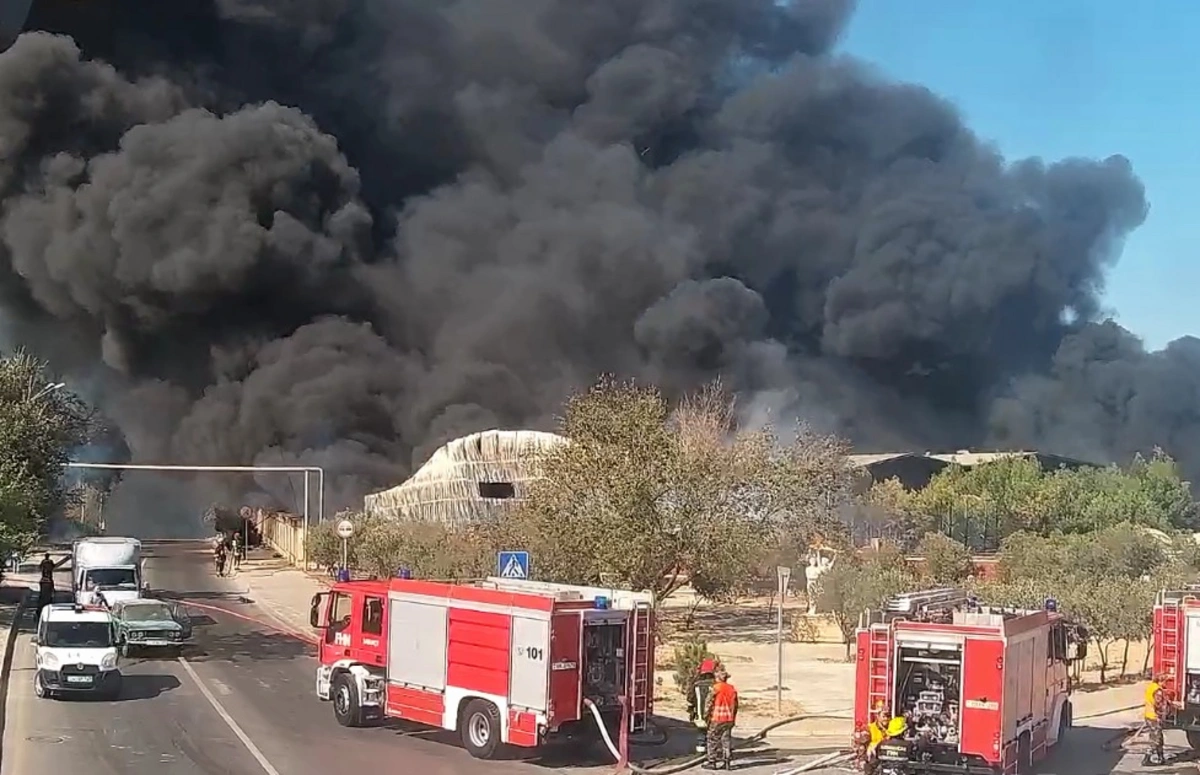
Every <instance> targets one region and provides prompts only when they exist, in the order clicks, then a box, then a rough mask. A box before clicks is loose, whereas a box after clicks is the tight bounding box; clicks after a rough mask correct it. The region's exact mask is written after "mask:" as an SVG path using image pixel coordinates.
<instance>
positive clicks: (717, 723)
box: [704, 667, 738, 770]
mask: <svg viewBox="0 0 1200 775" xmlns="http://www.w3.org/2000/svg"><path fill="white" fill-rule="evenodd" d="M713 678H714V679H715V680H714V682H713V688H712V691H711V692H710V693H709V695H708V706H707V707H706V708H705V709H704V718H705V720H706V721H707V722H708V751H707V752H706V753H705V759H704V769H706V770H720V769H724V770H728V769H729V768H730V764H731V762H732V761H733V725H734V724H736V723H737V713H738V693H737V689H735V688H733V684H731V683H729V671H728V670H726V669H725V668H724V667H719V668H717V671H716V673H715V674H714V675H713Z"/></svg>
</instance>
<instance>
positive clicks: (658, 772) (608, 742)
mask: <svg viewBox="0 0 1200 775" xmlns="http://www.w3.org/2000/svg"><path fill="white" fill-rule="evenodd" d="M584 704H585V705H587V707H588V709H589V710H591V712H592V718H594V719H595V720H596V726H597V727H599V729H600V736H601V737H602V738H603V739H604V745H605V747H606V748H608V751H609V753H611V754H612V755H613V758H614V759H616V760H617V761H618V762H619V761H621V752H620V750H619V749H618V748H617V746H616V744H615V743H614V742H613V739H612V736H611V735H609V734H608V727H607V726H606V725H605V724H604V719H603V718H602V717H601V716H600V709H599V708H597V707H596V705H595V704H594V703H593V702H592V701H591V700H588V699H584ZM840 718H843V717H842V716H833V715H829V714H813V715H804V716H792V717H790V718H785V719H783V720H782V721H776V722H775V723H774V724H769V725H767V726H765V727H763V728H762V729H761V730H760V731H759V732H758V733H757V734H755V735H754V736H753V737H748V738H746V739H745V740H739V741H738V742H737V743H735V744H734V746H733V748H734V750H737V749H739V748H744V747H746V746H748V745H750V744H751V743H757V742H758V741H760V740H763V739H765V738H766V736H767V734H768V733H769V732H771V731H772V730H775V729H778V728H779V727H782V726H787V725H788V724H794V723H796V722H797V721H806V720H809V719H840ZM853 758H854V753H853V752H852V751H834V752H832V753H828V754H825V755H824V756H821V757H818V758H817V759H815V760H813V761H811V762H808V763H807V764H802V765H800V766H799V767H796V768H794V769H791V770H788V771H787V775H799V773H802V772H811V771H813V770H818V769H821V768H823V767H830V766H833V765H835V764H841V763H842V762H844V761H845V762H848V761H850V760H851V759H853ZM703 762H704V757H703V756H696V757H693V758H691V759H688V760H686V761H683V762H680V763H679V764H672V765H669V766H667V767H655V768H647V767H639V766H637V765H636V764H629V765H628V767H629V770H630V771H631V772H636V773H639V775H673V773H676V772H683V771H684V770H690V769H691V768H693V767H695V766H697V765H699V764H702V763H703Z"/></svg>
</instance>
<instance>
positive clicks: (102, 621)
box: [33, 603, 121, 699]
mask: <svg viewBox="0 0 1200 775" xmlns="http://www.w3.org/2000/svg"><path fill="white" fill-rule="evenodd" d="M119 642H120V638H119V632H118V625H117V620H116V618H115V617H113V615H112V614H111V613H109V612H108V611H107V610H105V609H102V608H89V607H84V606H81V605H78V604H71V603H67V604H55V605H48V606H46V607H45V608H43V609H42V615H41V616H40V617H39V618H38V626H37V634H36V635H35V636H34V640H33V643H34V646H35V647H36V648H37V671H36V672H35V673H34V677H33V691H34V693H35V694H36V695H37V696H38V697H43V698H45V697H58V696H64V697H65V696H69V695H72V694H93V695H100V696H105V697H111V698H114V699H115V698H116V697H117V696H118V695H120V693H121V671H120V666H119V660H120V657H119V655H118V653H117V648H118V645H119Z"/></svg>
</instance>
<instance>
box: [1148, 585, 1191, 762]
mask: <svg viewBox="0 0 1200 775" xmlns="http://www.w3.org/2000/svg"><path fill="white" fill-rule="evenodd" d="M1151 643H1152V645H1151V648H1152V649H1153V659H1154V674H1155V675H1160V676H1163V679H1162V680H1161V681H1160V683H1161V685H1162V687H1163V690H1164V691H1165V692H1166V694H1167V697H1168V699H1169V700H1170V702H1171V706H1172V708H1173V709H1174V714H1173V715H1171V716H1168V717H1164V718H1163V719H1162V721H1163V726H1164V727H1165V728H1167V729H1181V730H1183V731H1184V732H1185V733H1186V734H1187V739H1188V744H1189V745H1191V746H1192V748H1194V749H1196V750H1200V585H1190V586H1187V587H1184V588H1183V589H1164V590H1162V591H1161V592H1159V593H1158V599H1157V600H1155V602H1154V624H1153V631H1152V636H1151Z"/></svg>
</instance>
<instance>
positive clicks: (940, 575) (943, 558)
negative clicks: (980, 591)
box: [917, 533, 975, 584]
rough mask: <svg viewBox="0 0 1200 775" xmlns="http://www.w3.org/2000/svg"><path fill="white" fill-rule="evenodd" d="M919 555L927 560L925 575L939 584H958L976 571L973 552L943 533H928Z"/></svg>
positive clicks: (918, 551)
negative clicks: (972, 556) (972, 557)
mask: <svg viewBox="0 0 1200 775" xmlns="http://www.w3.org/2000/svg"><path fill="white" fill-rule="evenodd" d="M917 554H919V555H920V556H921V557H924V558H925V569H924V570H925V575H926V576H927V577H928V578H929V580H930V581H933V582H935V583H937V584H958V583H960V582H962V581H965V580H966V579H967V577H968V576H970V575H971V574H972V573H974V571H975V563H974V562H973V561H972V559H971V551H970V550H969V549H967V547H966V546H965V545H963V544H961V543H959V542H958V541H955V540H954V539H953V538H950V537H948V536H946V535H943V534H942V533H926V534H925V536H924V537H923V538H922V539H921V542H920V543H919V544H918V545H917Z"/></svg>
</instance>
